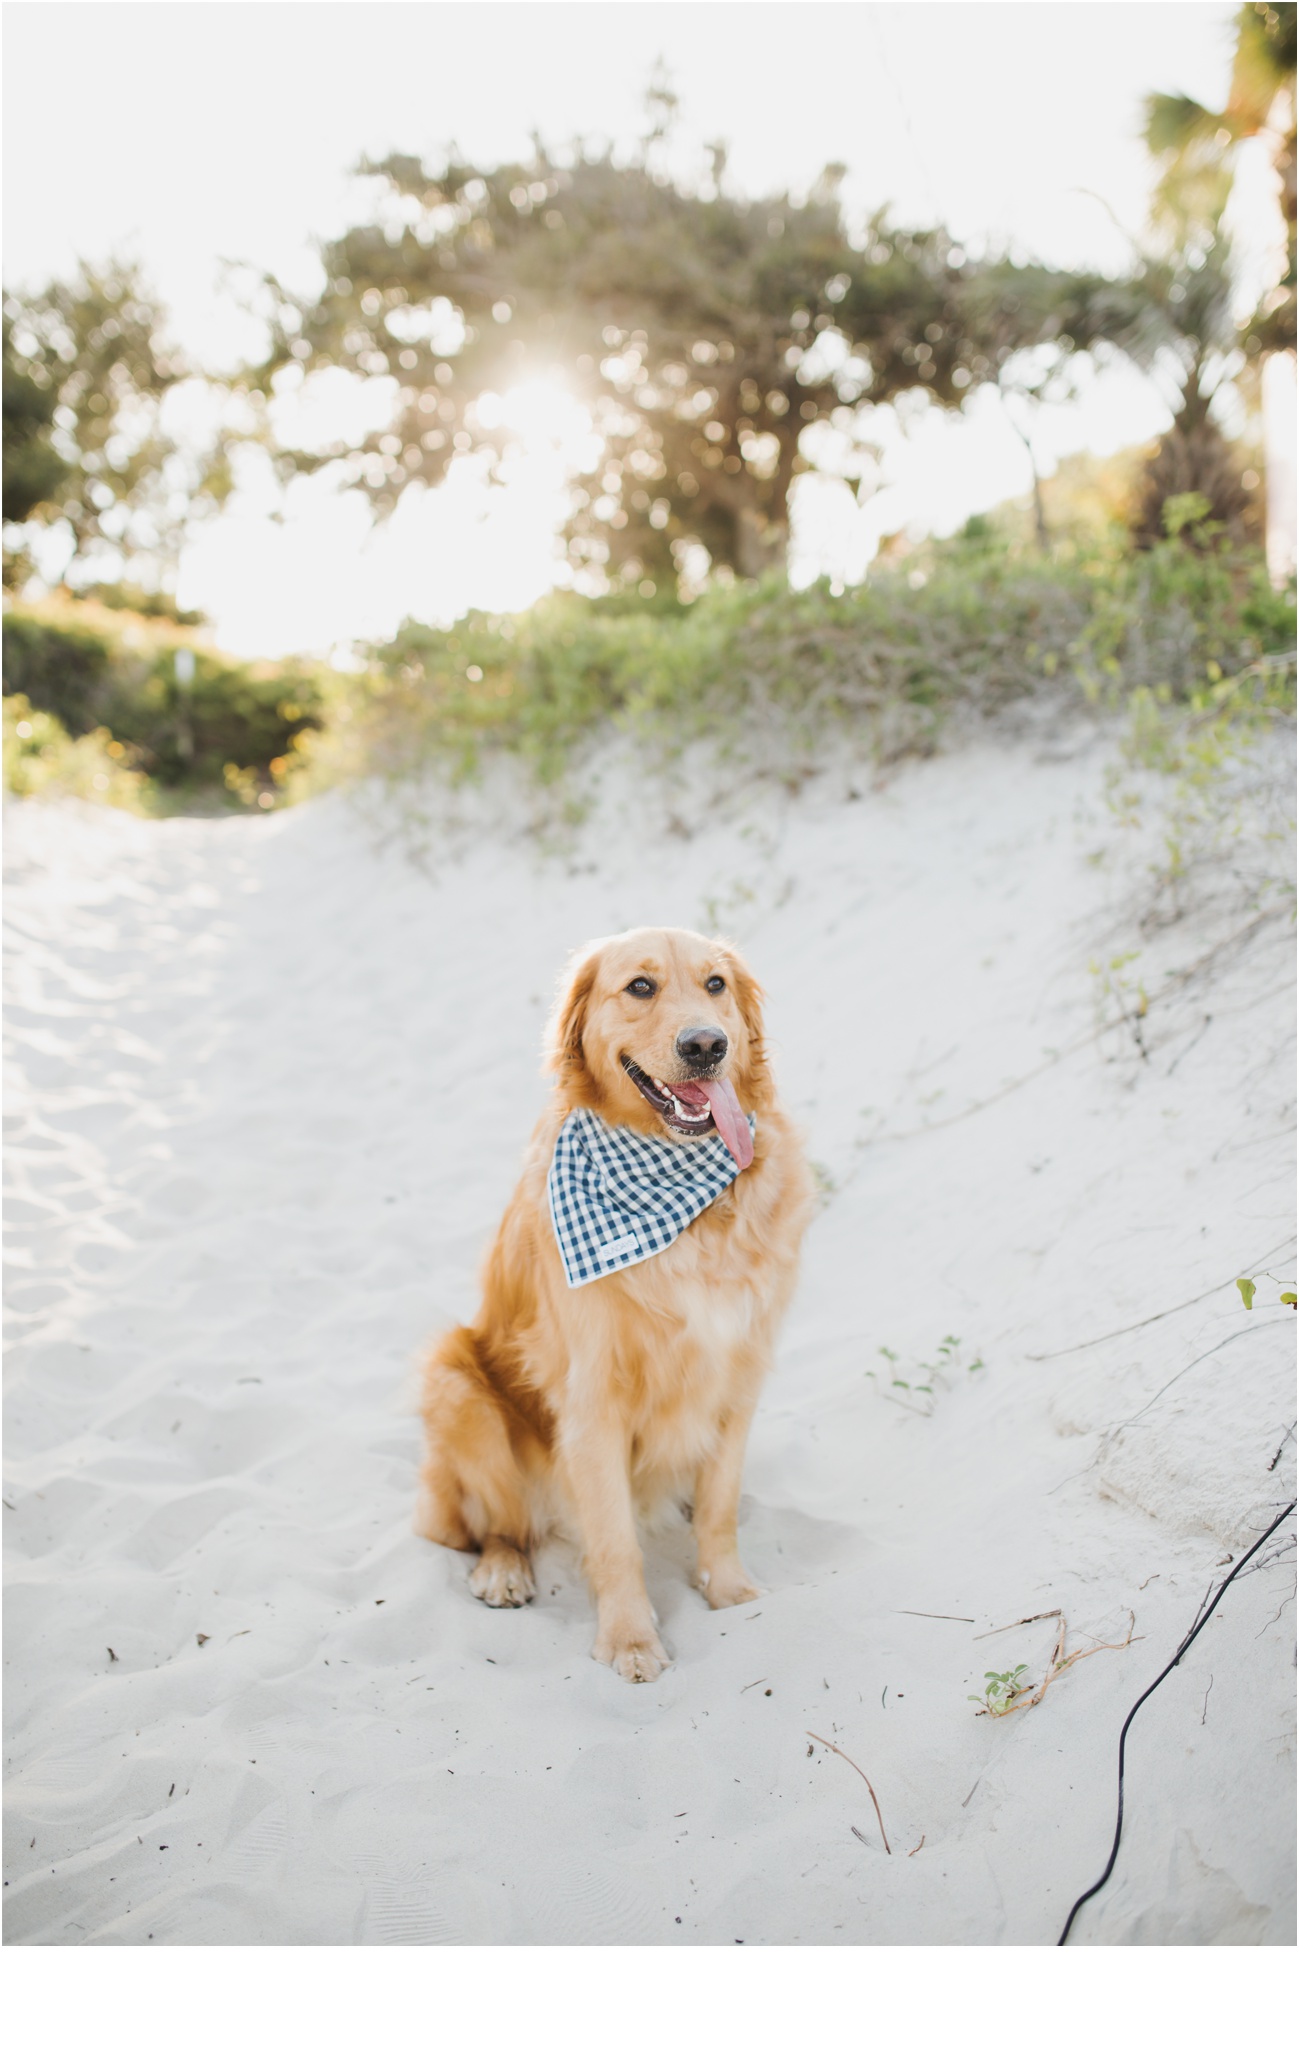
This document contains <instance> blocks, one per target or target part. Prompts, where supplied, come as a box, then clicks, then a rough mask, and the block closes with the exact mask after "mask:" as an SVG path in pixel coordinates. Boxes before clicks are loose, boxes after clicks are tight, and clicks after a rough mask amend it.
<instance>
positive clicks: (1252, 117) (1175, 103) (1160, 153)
mask: <svg viewBox="0 0 1299 2048" xmlns="http://www.w3.org/2000/svg"><path fill="white" fill-rule="evenodd" d="M1254 136H1261V137H1263V138H1264V139H1265V140H1266V142H1267V144H1268V150H1269V154H1270V156H1271V159H1272V165H1273V169H1274V170H1275V172H1276V174H1277V184H1278V198H1279V201H1280V206H1281V215H1282V219H1283V220H1284V222H1285V232H1286V259H1285V268H1284V272H1283V275H1282V276H1281V278H1280V279H1279V280H1278V282H1277V283H1276V285H1275V286H1274V287H1273V288H1272V289H1271V290H1270V291H1269V292H1268V293H1267V295H1266V297H1265V299H1264V301H1263V304H1262V305H1261V306H1260V307H1259V309H1258V311H1257V312H1256V314H1255V315H1254V318H1253V320H1252V321H1251V322H1250V324H1249V327H1248V329H1247V332H1246V346H1247V347H1248V344H1249V341H1251V340H1252V341H1253V342H1254V343H1255V348H1254V349H1253V350H1251V351H1250V352H1251V353H1257V352H1259V351H1271V350H1274V349H1293V348H1294V346H1295V7H1294V5H1293V0H1291V4H1284V5H1273V4H1271V0H1251V4H1250V5H1248V6H1245V7H1242V8H1241V9H1240V11H1239V13H1238V14H1237V16H1236V50H1235V55H1234V57H1233V60H1232V67H1231V85H1230V88H1229V91H1228V94H1227V104H1226V106H1225V107H1224V108H1223V109H1222V110H1221V112H1219V113H1213V112H1211V111H1210V109H1209V108H1207V107H1203V106H1201V105H1200V103H1199V101H1198V100H1192V99H1188V98H1186V97H1185V96H1184V95H1179V94H1169V93H1152V94H1151V95H1150V97H1149V99H1148V100H1147V101H1146V142H1147V145H1148V147H1149V148H1150V149H1151V150H1152V152H1153V153H1154V154H1155V155H1156V156H1157V157H1158V158H1159V160H1160V165H1161V175H1160V180H1159V184H1158V185H1157V187H1156V190H1155V207H1154V219H1155V223H1156V225H1157V226H1160V227H1162V228H1164V230H1165V231H1166V232H1167V233H1168V234H1169V235H1170V238H1171V239H1172V240H1174V241H1184V240H1185V239H1186V237H1187V233H1188V230H1191V231H1193V230H1194V229H1195V228H1196V227H1197V226H1202V224H1204V223H1211V224H1215V225H1216V223H1218V222H1220V220H1221V218H1222V212H1223V208H1224V206H1225V204H1226V200H1227V197H1228V194H1229V192H1230V189H1231V178H1232V171H1231V162H1230V151H1231V150H1232V149H1233V148H1234V146H1235V145H1236V144H1237V143H1239V142H1243V141H1247V140H1249V139H1251V138H1252V137H1254Z"/></svg>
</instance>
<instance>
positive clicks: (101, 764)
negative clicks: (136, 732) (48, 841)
mask: <svg viewBox="0 0 1299 2048" xmlns="http://www.w3.org/2000/svg"><path fill="white" fill-rule="evenodd" d="M4 777H5V788H6V789H7V790H9V791H10V792H11V794H13V795H14V796H55V795H58V796H79V797H85V798H87V799H88V800H89V801H90V802H91V803H101V804H114V805H116V806H117V807H118V809H120V810H124V811H137V812H144V811H147V810H149V809H150V808H151V806H150V803H149V796H150V784H149V781H148V778H147V776H144V775H142V774H141V773H140V771H139V769H138V768H136V767H135V766H134V765H133V762H132V758H131V755H130V753H129V752H128V750H127V748H126V747H125V746H124V745H123V744H122V742H121V741H120V740H115V739H114V738H113V735H112V734H111V733H110V732H106V731H104V730H103V728H102V727H101V728H99V729H97V730H96V731H94V732H87V733H83V734H82V735H81V736H80V738H79V739H73V738H72V737H71V736H70V734H69V733H68V731H67V729H66V727H65V726H64V725H63V724H62V723H61V721H60V720H59V719H57V718H55V716H54V714H53V713H52V712H49V711H36V710H34V709H33V708H32V706H31V705H30V704H29V703H28V701H27V699H26V697H23V696H18V695H15V696H10V697H6V698H5V700H4Z"/></svg>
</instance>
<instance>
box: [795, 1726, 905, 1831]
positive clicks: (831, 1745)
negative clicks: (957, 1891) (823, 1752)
mask: <svg viewBox="0 0 1299 2048" xmlns="http://www.w3.org/2000/svg"><path fill="white" fill-rule="evenodd" d="M803 1733H804V1734H805V1735H806V1736H807V1738H808V1740H809V1741H810V1742H819V1743H820V1745H821V1747H822V1749H832V1750H833V1751H834V1753H835V1755H836V1756H841V1757H843V1760H844V1762H845V1763H846V1764H852V1767H853V1769H854V1770H855V1771H856V1773H857V1776H858V1777H859V1778H860V1779H861V1781H862V1783H863V1785H864V1786H865V1787H866V1790H867V1791H868V1792H869V1793H870V1796H871V1805H872V1806H873V1807H874V1808H875V1818H876V1820H877V1821H878V1822H879V1824H880V1836H881V1838H882V1840H883V1843H884V1851H885V1854H886V1855H888V1856H891V1855H892V1854H893V1851H892V1850H891V1849H890V1848H889V1838H888V1836H887V1835H886V1834H885V1833H884V1816H883V1814H882V1813H881V1812H880V1803H879V1800H878V1799H877V1798H876V1797H875V1787H874V1786H873V1785H872V1784H871V1781H870V1779H869V1778H868V1777H867V1776H866V1773H865V1771H864V1770H863V1769H862V1767H861V1765H860V1764H853V1763H852V1758H851V1757H850V1756H848V1755H847V1753H846V1752H845V1751H844V1750H842V1749H840V1747H839V1745H838V1743H837V1742H827V1741H826V1739H825V1737H824V1735H813V1733H812V1730H811V1729H810V1728H805V1729H804V1731H803ZM853 1833H854V1834H856V1833H857V1830H856V1828H854V1829H853Z"/></svg>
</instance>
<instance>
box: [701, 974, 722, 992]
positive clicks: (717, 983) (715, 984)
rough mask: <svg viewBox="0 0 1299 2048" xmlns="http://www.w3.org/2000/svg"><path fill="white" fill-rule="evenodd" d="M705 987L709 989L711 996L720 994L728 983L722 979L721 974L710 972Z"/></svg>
mask: <svg viewBox="0 0 1299 2048" xmlns="http://www.w3.org/2000/svg"><path fill="white" fill-rule="evenodd" d="M704 987H705V988H706V989H707V990H708V993H709V995H710V996H719V995H721V993H722V990H723V989H724V988H725V987H726V983H725V982H724V981H723V980H722V977H721V975H720V974H710V975H709V977H708V979H707V981H706V982H705V983H704Z"/></svg>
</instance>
